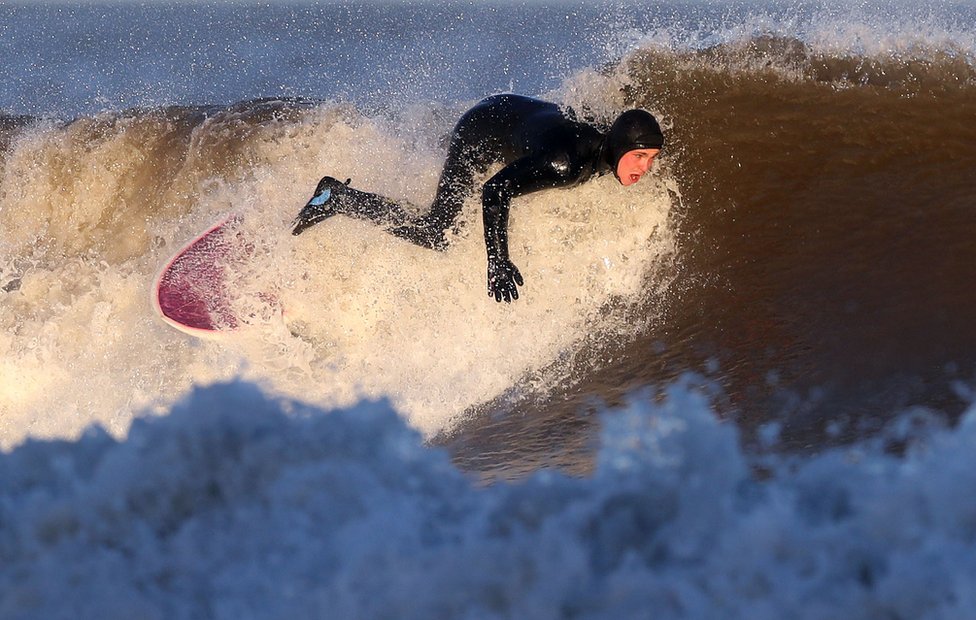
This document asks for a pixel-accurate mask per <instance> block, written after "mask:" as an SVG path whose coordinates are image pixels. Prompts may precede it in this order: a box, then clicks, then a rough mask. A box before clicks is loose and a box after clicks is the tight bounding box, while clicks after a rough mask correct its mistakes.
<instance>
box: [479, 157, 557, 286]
mask: <svg viewBox="0 0 976 620" xmlns="http://www.w3.org/2000/svg"><path fill="white" fill-rule="evenodd" d="M574 181H575V177H574V176H572V175H571V174H570V166H569V160H568V158H566V157H562V156H559V155H558V154H557V156H556V157H552V156H551V154H549V156H545V157H542V156H527V157H523V158H522V159H518V160H515V161H514V162H512V163H511V164H509V165H507V166H505V167H504V168H502V169H501V171H499V172H498V174H496V175H495V176H493V177H492V178H490V179H488V182H487V183H485V185H484V188H483V190H482V197H481V204H482V219H483V220H484V225H485V249H486V250H487V252H488V295H489V296H491V297H494V298H495V301H498V302H501V301H506V302H511V301H514V300H516V299H518V297H519V295H518V287H519V286H522V284H523V280H522V274H521V273H519V270H518V267H516V266H515V264H514V263H512V261H511V259H510V258H509V255H508V212H509V207H510V203H511V200H512V198H516V197H518V196H523V195H525V194H530V193H532V192H537V191H539V190H543V189H549V188H553V187H565V186H567V185H572V184H573V183H574Z"/></svg>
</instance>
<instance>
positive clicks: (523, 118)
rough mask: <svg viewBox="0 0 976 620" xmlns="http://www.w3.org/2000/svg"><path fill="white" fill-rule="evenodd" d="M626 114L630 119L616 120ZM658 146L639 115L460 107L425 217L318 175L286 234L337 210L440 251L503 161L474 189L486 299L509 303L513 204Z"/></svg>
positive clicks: (498, 103)
mask: <svg viewBox="0 0 976 620" xmlns="http://www.w3.org/2000/svg"><path fill="white" fill-rule="evenodd" d="M628 114H630V115H631V118H630V121H629V122H624V123H621V121H623V120H624V119H625V116H626V115H628ZM623 125H626V127H624V126H623ZM662 144H663V136H662V135H661V132H660V128H659V127H658V125H657V121H656V120H654V117H653V116H651V115H650V114H648V113H647V112H644V111H643V110H631V111H630V112H629V113H625V114H624V115H621V117H620V118H619V119H618V120H617V122H615V123H614V127H612V128H611V130H610V131H609V132H607V133H603V132H601V131H600V130H599V129H597V128H596V127H595V126H594V125H592V124H590V123H586V122H583V121H581V120H579V119H578V118H576V116H575V114H574V113H573V112H572V111H571V110H564V109H562V108H560V107H559V106H557V105H556V104H553V103H549V102H546V101H540V100H538V99H533V98H530V97H524V96H520V95H510V94H505V95H494V96H491V97H488V98H487V99H484V100H482V101H481V102H479V103H478V104H477V105H476V106H474V107H473V108H471V109H470V110H468V111H467V112H466V113H465V114H464V115H463V116H462V117H461V119H460V120H459V121H458V122H457V125H456V126H455V127H454V131H453V133H452V135H451V141H450V145H449V146H448V151H447V159H446V161H445V162H444V169H443V171H442V172H441V176H440V181H439V182H438V184H437V195H436V196H435V197H434V202H433V204H432V205H431V207H430V209H429V211H428V212H427V213H426V214H425V215H423V216H421V217H419V218H413V219H411V218H410V217H409V216H408V215H407V213H408V210H406V209H404V208H403V207H402V206H401V205H400V204H398V203H396V202H395V201H393V200H390V199H389V198H385V197H383V196H378V195H376V194H371V193H368V192H362V191H359V190H355V189H352V188H349V187H347V185H348V181H347V183H346V184H342V183H340V182H339V181H337V180H335V179H334V178H332V177H325V178H324V179H322V181H320V182H319V186H318V188H316V193H315V197H313V199H312V200H311V201H310V202H309V204H308V205H306V207H305V208H304V209H303V210H302V212H301V213H300V214H299V216H298V218H297V219H296V221H295V227H294V230H293V232H294V234H296V235H297V234H300V233H301V232H302V231H304V230H305V229H306V228H308V227H309V226H311V225H312V224H314V223H316V222H319V221H321V220H323V219H325V218H327V217H330V216H331V215H334V214H336V213H343V214H346V215H352V216H358V217H363V218H367V219H370V220H372V221H374V222H377V223H379V224H382V225H384V226H386V227H387V229H388V230H389V231H390V232H392V233H393V234H395V235H397V236H399V237H402V238H404V239H408V240H410V241H412V242H414V243H417V244H419V245H422V246H425V247H429V248H434V249H443V248H444V247H445V246H446V239H445V232H446V231H448V230H449V229H452V228H454V226H455V223H456V221H457V218H458V215H459V214H460V213H461V208H462V206H463V204H464V201H465V200H466V199H467V198H468V197H469V196H470V195H471V193H472V192H473V191H474V190H475V183H474V177H475V176H476V175H479V174H484V173H485V172H487V170H488V168H489V167H490V166H491V165H492V164H495V163H502V164H503V165H504V167H503V168H502V169H501V170H500V171H499V172H498V173H496V174H495V175H494V176H492V177H491V178H490V179H488V181H487V182H486V183H485V184H484V185H483V186H482V195H481V201H482V206H483V219H484V230H485V246H486V249H487V252H488V292H489V295H491V296H493V297H495V299H496V300H498V301H503V300H504V301H511V300H513V299H518V289H517V286H521V285H522V276H521V274H519V271H518V269H517V268H516V267H515V265H514V264H512V261H511V260H510V259H509V256H508V211H509V204H510V202H511V200H512V199H513V198H515V197H517V196H522V195H525V194H529V193H531V192H536V191H539V190H542V189H549V188H554V187H571V186H574V185H578V184H579V183H582V182H584V181H586V180H588V179H590V178H592V177H594V176H597V175H601V174H605V173H607V172H611V171H613V170H615V168H616V164H617V161H618V160H619V158H620V156H621V155H623V153H625V152H626V151H628V150H631V149H634V148H661V145H662ZM327 190H328V193H326V191H327ZM323 196H324V199H323V198H322V197H323Z"/></svg>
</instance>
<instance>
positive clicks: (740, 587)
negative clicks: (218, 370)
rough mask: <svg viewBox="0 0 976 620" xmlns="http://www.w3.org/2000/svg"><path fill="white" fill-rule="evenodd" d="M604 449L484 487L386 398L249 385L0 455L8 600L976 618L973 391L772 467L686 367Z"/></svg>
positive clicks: (323, 613)
mask: <svg viewBox="0 0 976 620" xmlns="http://www.w3.org/2000/svg"><path fill="white" fill-rule="evenodd" d="M603 417H604V432H603V438H602V447H601V448H600V452H599V459H598V467H597V468H596V471H595V472H594V474H593V475H592V476H590V477H586V478H573V477H569V476H565V475H562V474H560V473H558V472H551V471H543V472H539V473H537V474H535V475H533V476H532V477H530V478H527V479H525V480H523V481H521V482H519V483H516V484H497V485H493V486H488V487H481V486H478V485H476V484H474V483H473V482H471V481H470V480H469V479H467V478H466V477H465V476H463V475H462V474H461V473H459V472H458V471H457V470H456V469H455V468H454V467H453V466H452V465H451V463H450V461H449V459H448V457H447V455H446V454H445V453H444V452H442V451H440V450H438V449H432V448H429V447H427V446H425V445H424V443H423V442H422V441H421V437H420V436H419V435H418V434H417V433H416V431H414V430H411V429H410V428H409V427H407V426H406V425H405V424H404V422H403V421H402V419H401V417H400V416H398V415H397V414H396V413H395V411H394V410H393V408H392V407H391V406H390V405H389V404H388V403H387V402H385V401H370V402H362V403H359V404H358V405H356V406H353V407H350V408H348V409H344V410H336V411H331V412H327V411H324V410H322V409H318V408H315V407H311V406H307V405H304V404H302V403H298V402H294V401H289V400H282V399H278V398H271V397H269V396H266V395H265V394H264V393H263V392H262V391H261V390H260V389H259V388H258V387H256V386H255V385H252V384H248V383H243V382H236V383H228V384H220V385H215V386H211V387H208V388H196V389H194V390H193V391H192V392H191V393H190V394H189V395H188V396H187V397H186V398H185V399H184V400H182V401H180V402H179V403H177V404H176V405H174V406H173V407H172V408H171V410H170V411H169V412H168V413H167V414H165V415H162V416H154V417H150V416H145V417H137V418H136V420H135V422H134V423H133V425H132V427H131V429H130V432H129V433H128V435H127V436H126V437H125V438H124V439H122V440H117V439H114V438H112V436H110V435H109V434H107V433H105V432H103V431H100V430H98V429H97V428H92V429H90V430H89V431H88V432H87V433H86V434H85V435H84V436H82V437H81V438H79V439H78V440H76V441H28V442H26V443H24V444H22V445H20V446H19V447H17V448H15V449H13V450H12V451H10V452H8V453H4V454H2V455H0V489H2V490H0V564H2V566H3V567H4V569H3V571H0V617H3V618H51V619H54V618H78V617H88V618H94V617H98V618H109V619H110V618H133V617H141V618H167V619H175V618H235V619H238V618H284V617H289V618H321V617H331V618H363V617H370V618H542V619H545V618H565V617H574V618H643V617H652V616H653V617H655V618H696V619H702V618H723V619H728V618H749V619H750V620H754V619H764V618H769V619H773V618H776V619H779V618H784V617H789V618H826V617H838V618H959V617H964V615H965V613H966V611H967V610H972V609H973V608H974V606H976V590H974V589H973V588H972V584H973V583H976V559H974V558H976V555H974V554H973V544H974V539H976V497H974V496H973V495H972V494H971V493H968V492H967V491H968V490H969V489H971V488H972V487H973V485H974V484H976V467H974V463H973V460H974V457H973V456H972V450H971V446H972V445H973V443H974V442H976V409H973V410H970V412H969V413H968V414H967V415H966V416H964V417H963V419H962V420H961V422H960V423H959V425H958V426H957V427H956V428H955V429H953V430H944V429H943V430H934V431H932V432H930V433H928V434H920V435H919V436H918V438H917V439H916V441H915V443H913V445H912V446H910V447H909V448H908V449H907V451H905V453H904V454H903V455H901V456H896V455H892V454H888V453H886V452H884V451H883V450H882V449H881V448H879V447H877V446H875V445H874V444H872V443H864V444H860V445H856V446H849V447H846V448H843V449H834V450H828V451H825V452H822V453H820V454H817V455H814V456H810V457H804V458H799V457H793V458H791V459H790V461H789V463H786V462H783V463H780V464H775V463H774V464H772V465H767V467H768V469H764V470H763V472H764V473H762V474H758V473H756V472H757V471H759V470H757V469H756V468H755V467H753V463H751V462H750V457H749V456H747V454H746V453H745V452H743V450H742V449H741V448H740V446H739V442H738V437H737V431H736V428H735V426H734V425H732V424H728V423H722V422H720V421H718V420H717V419H716V418H715V417H714V414H713V413H711V412H710V410H709V407H708V403H707V401H706V398H705V396H704V395H703V394H702V393H700V392H699V391H697V390H696V389H694V388H692V387H691V384H690V383H688V382H679V383H678V384H676V385H673V386H671V387H670V388H669V389H668V390H667V391H666V397H665V398H663V399H662V398H657V399H651V398H649V397H646V396H644V395H641V394H635V395H634V396H633V397H632V398H631V400H630V403H629V405H627V406H625V407H623V408H620V409H614V410H607V411H605V412H604V414H603Z"/></svg>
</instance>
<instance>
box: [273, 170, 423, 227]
mask: <svg viewBox="0 0 976 620" xmlns="http://www.w3.org/2000/svg"><path fill="white" fill-rule="evenodd" d="M337 214H342V215H348V216H351V217H357V218H360V219H366V220H370V221H372V222H376V223H377V224H380V225H382V226H387V227H389V226H397V225H401V224H403V223H404V222H406V221H407V219H408V218H407V214H406V210H405V209H404V208H403V207H402V206H401V205H399V204H398V203H396V202H394V201H393V200H390V199H389V198H385V197H383V196H380V195H378V194H371V193H369V192H364V191H360V190H358V189H353V188H351V187H349V180H347V181H346V182H345V183H342V182H340V181H339V180H337V179H335V178H333V177H323V178H322V180H321V181H319V184H318V186H317V187H316V188H315V194H314V195H313V196H312V198H311V200H309V201H308V204H306V205H305V207H304V208H303V209H302V210H301V212H300V213H299V214H298V217H296V218H295V221H294V223H293V224H292V226H293V228H292V234H293V235H300V234H301V233H302V232H304V231H305V230H306V229H307V228H309V227H310V226H312V225H314V224H317V223H319V222H321V221H322V220H325V219H328V218H330V217H332V216H333V215H337Z"/></svg>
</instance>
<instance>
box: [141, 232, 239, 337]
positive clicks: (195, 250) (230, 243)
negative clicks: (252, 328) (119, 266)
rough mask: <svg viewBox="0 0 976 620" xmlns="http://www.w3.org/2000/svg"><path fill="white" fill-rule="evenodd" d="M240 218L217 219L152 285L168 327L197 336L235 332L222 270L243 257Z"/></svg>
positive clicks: (236, 320) (155, 301)
mask: <svg viewBox="0 0 976 620" xmlns="http://www.w3.org/2000/svg"><path fill="white" fill-rule="evenodd" d="M240 223H241V217H240V216H239V215H236V214H233V215H230V216H229V217H227V218H225V219H223V220H221V221H219V222H218V223H216V224H214V225H213V226H212V227H210V228H209V229H207V230H206V231H205V232H204V233H202V234H201V235H199V236H198V237H197V238H196V239H194V240H193V241H191V242H190V243H188V244H187V245H186V246H185V247H183V248H182V249H181V250H180V251H179V252H177V253H176V255H174V256H173V257H172V258H171V259H170V260H169V261H168V262H167V263H166V265H165V266H164V267H163V269H162V271H161V272H160V274H159V276H158V277H157V279H156V283H155V286H154V287H153V295H152V301H153V306H154V307H155V309H156V312H157V313H158V314H159V316H160V317H162V319H163V321H165V322H166V323H167V324H168V325H170V326H171V327H174V328H176V329H178V330H180V331H182V332H185V333H187V334H191V335H193V336H198V337H201V338H217V337H221V336H223V335H226V334H228V333H230V332H234V331H236V330H238V329H239V328H240V327H241V325H242V321H241V320H240V318H239V317H237V316H235V314H234V310H233V304H232V301H233V297H232V295H231V291H229V290H228V277H227V270H228V269H229V268H232V267H234V266H235V265H239V264H241V263H242V262H243V261H245V260H246V259H247V251H246V243H245V242H244V240H243V239H242V238H241V232H240Z"/></svg>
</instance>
